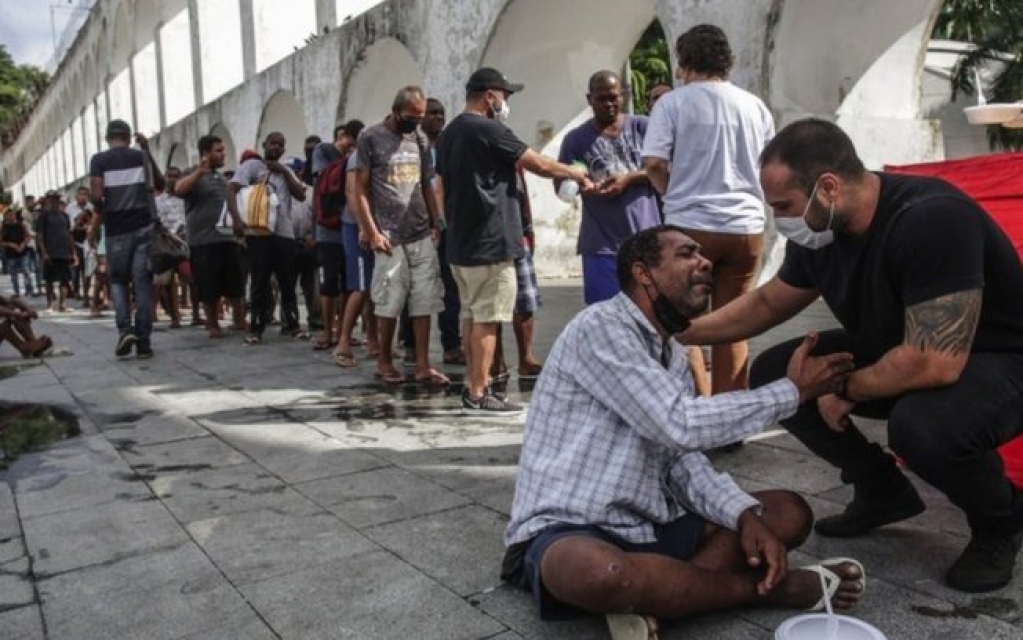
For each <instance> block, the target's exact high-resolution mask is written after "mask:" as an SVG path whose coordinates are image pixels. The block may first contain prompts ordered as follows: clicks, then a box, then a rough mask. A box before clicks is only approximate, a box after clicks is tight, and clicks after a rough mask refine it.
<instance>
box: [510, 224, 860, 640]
mask: <svg viewBox="0 0 1023 640" xmlns="http://www.w3.org/2000/svg"><path fill="white" fill-rule="evenodd" d="M710 273H711V264H710V262H709V261H708V260H707V259H706V258H704V257H703V256H702V255H701V254H700V247H699V245H698V244H697V243H696V242H695V241H693V240H692V239H690V238H689V237H687V236H686V235H685V234H684V233H683V232H682V230H681V229H680V228H678V227H674V226H668V225H665V226H657V227H653V228H651V229H647V230H645V231H641V232H639V233H638V234H636V235H635V236H633V237H631V238H629V239H628V240H626V241H625V242H624V243H623V244H622V245H621V247H620V248H619V251H618V281H619V282H620V283H621V287H622V292H621V293H619V294H618V295H617V296H615V297H614V298H612V299H611V300H607V301H605V302H601V303H598V304H595V305H591V306H590V307H588V308H587V309H585V310H584V311H583V312H581V313H580V314H579V315H578V316H576V317H575V319H574V320H572V322H570V323H569V324H568V326H567V327H566V328H565V330H564V331H563V332H562V334H561V335H560V336H559V337H558V339H557V341H556V342H555V343H554V346H553V347H552V349H551V353H550V355H549V357H548V359H547V363H546V365H545V366H544V370H543V373H541V374H540V380H539V382H538V383H537V386H536V390H535V391H534V393H533V400H532V403H531V405H530V411H529V417H528V418H527V420H526V427H525V434H524V440H523V444H522V454H521V457H520V460H519V473H518V477H517V479H516V484H515V499H514V502H513V504H512V509H511V521H510V522H509V524H508V528H507V530H506V532H505V543H506V544H507V545H508V551H507V553H506V555H505V560H504V563H503V567H502V578H504V579H505V580H508V581H509V582H511V583H512V584H515V585H518V586H520V587H522V588H524V589H527V590H529V591H531V592H532V593H533V596H534V599H535V601H536V603H537V606H538V608H539V610H540V616H541V618H543V619H558V618H565V617H570V616H572V615H578V614H580V613H583V612H591V613H603V614H612V615H609V617H608V622H609V624H610V626H611V630H612V636H613V637H615V638H630V639H631V638H638V639H643V640H645V639H646V638H647V637H648V635H649V630H648V626H652V625H654V624H655V622H654V621H653V620H650V619H651V618H652V619H656V618H668V619H673V618H679V617H683V616H689V615H695V614H699V613H703V612H707V611H718V610H723V609H727V608H731V607H738V606H746V605H758V604H762V605H772V606H789V607H797V608H806V607H810V606H814V607H816V608H819V607H821V606H822V604H823V599H822V598H821V586H820V576H823V577H824V579H825V580H826V582H827V585H828V594H827V596H826V597H829V598H830V599H831V601H832V604H833V605H834V607H835V608H839V609H848V608H849V607H851V606H853V605H854V604H855V603H856V602H857V601H858V599H859V597H860V593H861V592H862V589H863V581H864V573H863V568H862V565H860V563H858V562H856V561H853V560H843V559H832V560H824V561H822V563H821V564H820V565H815V566H813V567H804V568H802V569H797V570H793V571H789V570H788V565H787V553H786V550H787V548H794V547H796V546H798V545H799V544H800V543H801V542H802V541H803V540H804V539H805V538H806V536H807V535H808V534H809V531H810V525H811V522H812V519H813V516H812V513H811V511H810V508H809V506H808V505H807V504H806V502H805V501H804V500H803V499H802V498H800V497H799V496H798V495H796V494H794V493H791V492H788V491H779V490H772V491H760V492H757V493H755V494H753V495H749V494H747V493H745V492H744V491H742V490H741V489H740V488H739V487H738V486H737V485H736V484H735V482H734V481H733V480H732V479H731V477H729V476H728V475H727V474H720V473H717V472H716V471H715V470H714V469H713V467H712V466H711V464H710V461H709V460H708V459H707V457H706V456H705V455H704V454H703V453H701V452H702V451H704V450H706V449H709V448H712V447H716V446H720V445H723V444H727V443H729V442H734V441H736V440H739V439H741V438H744V437H747V436H751V435H753V434H756V433H759V432H760V431H761V430H762V429H763V428H764V427H766V426H769V425H771V424H774V423H775V422H776V421H777V420H778V419H779V418H783V417H786V416H790V415H792V413H793V412H795V411H796V409H797V407H798V406H799V405H800V404H802V403H803V402H805V401H807V400H810V399H812V398H815V397H816V396H818V395H820V394H821V393H825V392H829V391H832V390H834V389H836V388H838V386H839V384H840V382H841V381H842V380H843V379H844V377H845V376H846V375H847V374H848V372H849V371H850V370H851V369H852V356H851V355H850V354H847V353H846V354H833V355H830V356H825V357H821V358H815V357H810V356H809V352H810V351H811V350H812V349H813V347H814V344H815V343H816V336H814V335H810V336H807V337H806V339H805V340H804V341H803V344H802V345H801V346H800V348H799V349H797V350H796V351H795V353H794V354H793V355H792V358H791V359H790V361H789V363H788V369H787V370H786V371H785V372H784V373H783V374H782V375H783V376H784V377H783V378H782V379H780V380H776V381H774V382H772V383H771V384H768V385H765V386H763V387H761V388H760V389H756V390H753V391H744V392H737V393H732V394H725V395H721V396H711V397H696V396H695V388H694V385H693V379H692V376H691V375H690V373H689V369H688V368H687V366H686V361H685V358H684V357H682V345H681V344H680V343H678V342H677V341H676V340H674V339H673V337H672V336H673V335H674V334H676V333H678V332H679V331H681V329H682V328H684V327H685V326H686V325H687V324H688V321H689V318H690V317H692V316H694V315H696V314H698V313H700V312H701V311H702V310H703V309H704V308H705V307H706V304H707V297H708V296H709V295H710V291H711V282H712V278H711V275H710ZM598 336H599V338H597V337H598ZM818 574H820V576H819V575H818ZM622 614H629V615H622ZM644 617H647V619H644Z"/></svg>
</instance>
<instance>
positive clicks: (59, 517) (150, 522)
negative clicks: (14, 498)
mask: <svg viewBox="0 0 1023 640" xmlns="http://www.w3.org/2000/svg"><path fill="white" fill-rule="evenodd" d="M23 526H24V529H25V542H26V544H27V546H28V551H29V554H30V555H31V556H32V561H33V570H34V572H35V573H36V575H37V576H45V575H53V574H57V573H61V572H67V571H72V570H74V569H80V568H82V567H87V566H90V565H99V564H104V563H106V564H116V563H117V562H119V561H121V560H123V559H125V558H130V557H132V556H136V555H139V554H145V553H149V552H151V551H152V550H155V549H164V548H171V547H176V546H180V545H182V544H184V543H186V542H187V541H188V536H187V535H186V534H185V532H184V531H183V530H182V529H181V528H180V527H179V526H177V523H176V522H175V521H174V519H173V518H172V517H171V515H170V514H169V513H168V512H167V509H166V508H165V507H164V506H163V505H162V504H160V503H159V502H157V501H156V500H155V499H152V500H150V501H145V502H135V501H133V500H119V501H116V502H109V503H106V504H101V505H95V506H91V507H87V508H84V509H76V510H72V511H61V512H59V513H53V514H49V515H43V516H38V517H34V518H26V519H25V520H24V521H23Z"/></svg>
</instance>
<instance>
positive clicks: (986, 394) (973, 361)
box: [750, 330, 1023, 533]
mask: <svg viewBox="0 0 1023 640" xmlns="http://www.w3.org/2000/svg"><path fill="white" fill-rule="evenodd" d="M801 341H802V338H799V339H796V340H791V341H789V342H784V343H781V344H779V345H776V346H774V347H772V348H771V349H769V350H767V351H765V352H764V353H763V354H762V355H761V356H760V357H758V358H757V359H756V361H755V362H754V363H753V367H752V370H751V371H750V384H751V386H753V387H758V386H760V385H763V384H766V383H768V382H770V381H772V380H777V379H778V378H780V377H782V376H784V375H785V371H786V367H787V366H788V361H789V358H790V357H791V355H792V352H793V351H794V350H795V349H796V347H797V346H799V343H800V342H801ZM836 351H851V352H852V353H853V354H854V356H855V358H856V365H857V367H864V366H866V365H869V364H871V362H872V359H871V358H870V357H868V356H867V355H864V353H865V349H863V348H862V346H859V347H858V345H856V344H855V343H854V342H853V340H852V339H851V338H850V336H849V335H848V334H846V333H845V332H844V331H841V330H835V331H826V332H823V333H821V336H820V342H819V343H818V345H817V349H816V351H815V353H817V354H824V353H834V352H836ZM857 352H859V353H857ZM853 415H857V416H863V417H867V418H875V419H887V420H888V444H889V446H890V447H891V449H892V450H893V451H894V452H895V453H896V454H897V455H898V456H900V457H901V458H902V459H903V461H904V462H905V464H906V466H908V467H909V468H910V469H911V470H913V472H914V473H916V474H917V475H919V476H920V477H921V478H923V479H924V480H926V481H927V482H928V483H929V484H931V485H933V486H934V487H936V488H937V489H939V490H940V491H942V492H943V493H944V494H945V495H946V496H948V499H949V500H950V501H951V502H952V503H953V504H955V505H956V506H958V507H959V508H960V509H962V510H963V511H964V512H965V513H966V517H967V519H968V520H969V523H970V527H971V528H972V529H974V530H981V531H992V532H1002V533H1006V532H1015V531H1018V530H1019V529H1020V528H1021V527H1023V493H1021V492H1020V491H1017V490H1016V489H1015V487H1014V486H1013V485H1012V484H1011V483H1010V482H1009V480H1008V479H1007V478H1006V476H1005V468H1004V465H1003V463H1002V458H1001V456H999V454H998V452H997V450H996V449H997V448H998V447H999V446H1001V445H1003V444H1005V443H1006V442H1008V441H1010V440H1012V439H1013V438H1015V437H1017V436H1019V435H1021V434H1023V354H1019V353H974V354H971V356H970V359H969V361H968V362H967V364H966V368H965V369H964V370H963V373H962V376H961V377H960V378H959V381H958V382H957V383H955V384H954V385H951V386H947V387H940V388H935V389H924V390H918V391H910V392H908V393H905V394H903V395H901V396H898V397H895V398H886V399H883V400H877V401H872V402H865V403H862V404H859V405H857V406H856V407H855V409H854V410H853ZM781 423H782V425H783V426H784V427H785V428H786V429H788V431H789V432H790V433H792V435H794V436H795V437H796V438H797V439H799V441H800V442H802V443H803V444H804V445H806V446H807V448H809V449H810V450H811V451H813V452H814V453H815V454H817V455H818V456H820V457H821V458H823V459H824V460H827V461H828V462H830V463H831V464H833V465H835V466H836V467H838V468H839V469H841V471H842V481H843V482H846V483H852V484H853V485H855V487H856V491H857V493H859V494H861V495H865V496H866V497H867V498H868V499H869V498H870V497H871V496H874V497H882V496H884V495H885V492H886V490H887V488H888V487H889V486H891V482H892V480H893V479H895V478H897V476H896V475H895V474H898V473H900V472H899V470H898V468H897V467H896V465H895V461H894V459H893V458H892V457H891V456H890V455H889V454H887V453H885V452H884V450H882V449H881V447H880V446H879V445H877V444H875V443H872V442H870V441H868V440H867V439H866V437H864V435H863V434H862V433H861V432H860V431H859V430H858V429H856V428H855V427H850V428H848V429H846V431H845V432H843V433H838V432H835V431H832V430H831V429H830V428H828V426H827V424H825V422H824V419H823V418H822V417H821V415H820V413H819V411H818V410H817V403H816V402H808V403H806V404H804V405H802V406H801V407H800V408H799V410H798V411H797V412H796V413H795V415H793V416H792V417H790V418H787V419H785V420H782V421H781Z"/></svg>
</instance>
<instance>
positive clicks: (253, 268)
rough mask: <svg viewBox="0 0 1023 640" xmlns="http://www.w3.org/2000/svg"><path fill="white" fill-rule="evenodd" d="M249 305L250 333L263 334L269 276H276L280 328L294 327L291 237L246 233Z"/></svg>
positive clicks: (295, 306) (268, 304)
mask: <svg viewBox="0 0 1023 640" xmlns="http://www.w3.org/2000/svg"><path fill="white" fill-rule="evenodd" d="M245 242H246V244H247V245H248V261H249V274H250V276H251V278H252V281H251V287H252V288H251V296H252V305H251V309H250V311H249V323H250V325H251V327H252V328H251V330H252V333H254V334H255V335H258V336H262V335H263V331H264V330H266V321H267V318H269V317H270V316H271V315H272V313H273V309H272V308H271V307H272V305H273V302H272V300H273V296H272V295H271V292H270V276H271V275H274V276H277V286H278V288H279V289H280V292H281V326H282V329H281V331H283V332H288V331H297V330H298V328H299V325H298V298H297V296H296V295H295V278H296V275H295V241H294V240H292V239H291V238H281V237H279V236H247V237H246V238H245Z"/></svg>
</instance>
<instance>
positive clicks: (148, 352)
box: [135, 342, 153, 360]
mask: <svg viewBox="0 0 1023 640" xmlns="http://www.w3.org/2000/svg"><path fill="white" fill-rule="evenodd" d="M135 357H136V358H138V359H139V360H149V359H150V358H152V357H153V348H152V347H151V346H149V345H148V344H147V345H143V344H142V343H141V342H140V343H139V344H138V346H137V347H136V348H135Z"/></svg>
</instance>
